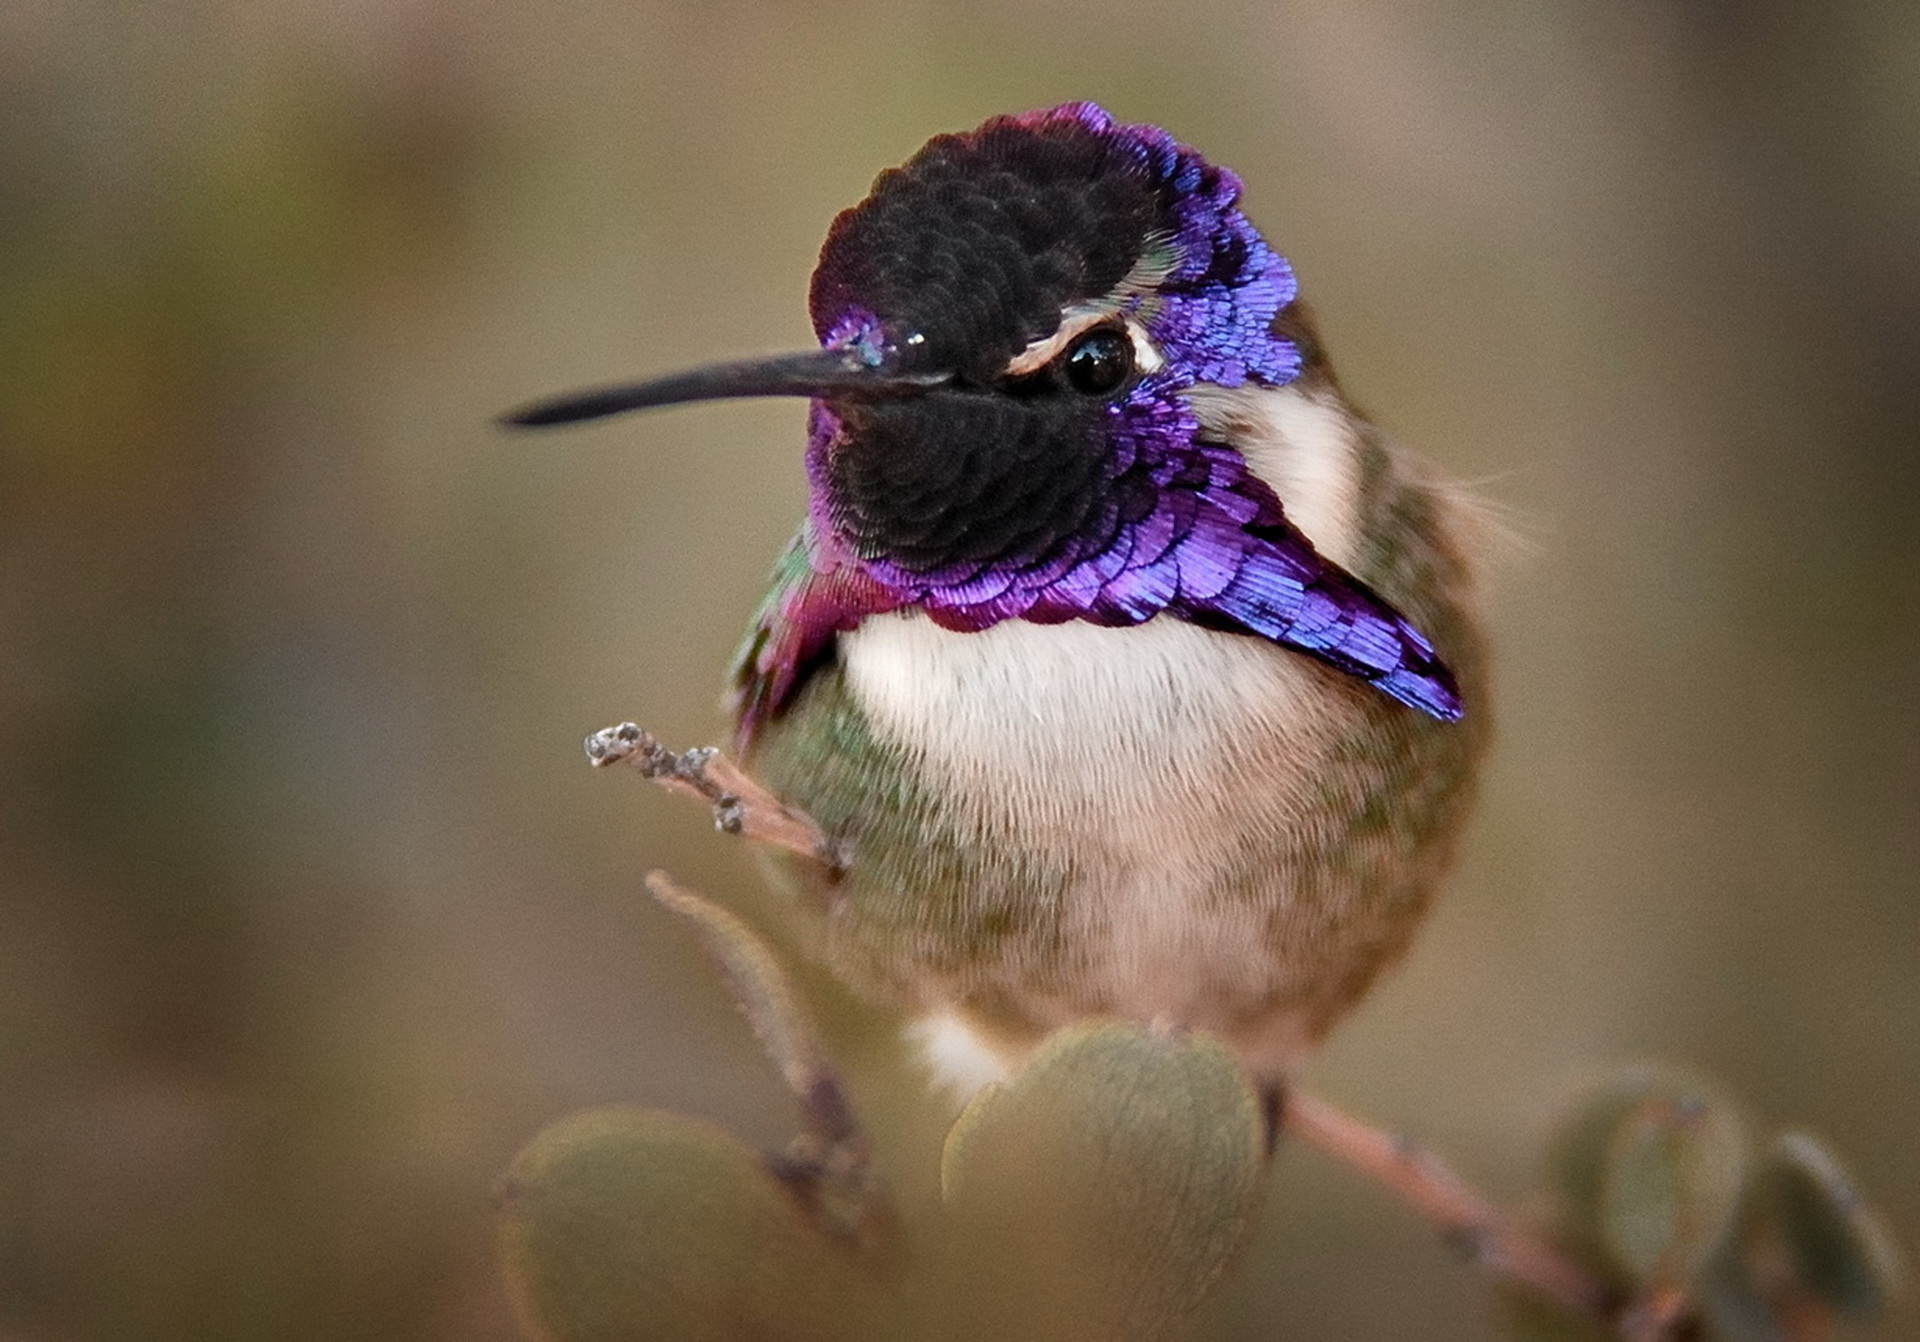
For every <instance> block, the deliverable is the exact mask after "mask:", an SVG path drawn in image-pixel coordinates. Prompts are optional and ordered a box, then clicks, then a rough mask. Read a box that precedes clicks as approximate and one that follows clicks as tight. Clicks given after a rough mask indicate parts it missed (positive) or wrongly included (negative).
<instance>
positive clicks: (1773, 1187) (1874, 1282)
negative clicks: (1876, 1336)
mask: <svg viewBox="0 0 1920 1342" xmlns="http://www.w3.org/2000/svg"><path fill="white" fill-rule="evenodd" d="M1752 1218H1753V1221H1754V1224H1753V1226H1752V1231H1753V1233H1756V1234H1760V1235H1770V1236H1772V1237H1774V1238H1777V1241H1778V1244H1779V1246H1780V1249H1781V1251H1782V1253H1783V1254H1784V1257H1785V1260H1786V1264H1785V1265H1786V1269H1787V1272H1788V1275H1789V1279H1790V1281H1791V1282H1792V1284H1793V1285H1794V1286H1796V1287H1797V1288H1798V1289H1800V1290H1801V1291H1804V1292H1805V1293H1806V1294H1807V1295H1809V1296H1811V1297H1812V1298H1813V1299H1815V1300H1817V1301H1819V1302H1820V1303H1821V1304H1823V1305H1826V1306H1827V1307H1828V1308H1830V1309H1832V1310H1833V1311H1834V1312H1836V1313H1838V1314H1843V1315H1849V1316H1852V1317H1856V1318H1858V1317H1866V1316H1869V1315H1873V1314H1877V1313H1879V1312H1880V1311H1881V1310H1882V1309H1884V1308H1886V1306H1887V1304H1888V1303H1889V1302H1890V1301H1891V1300H1892V1298H1893V1296H1894V1294H1895V1293H1896V1292H1897V1290H1898V1289H1899V1284H1900V1278H1901V1271H1900V1256H1899V1251H1898V1250H1897V1249H1896V1248H1895V1246H1894V1242H1893V1236H1892V1235H1891V1234H1890V1233H1889V1232H1888V1230H1887V1228H1886V1225H1885V1223H1884V1222H1882V1221H1881V1220H1880V1218H1879V1217H1878V1216H1877V1215H1876V1214H1875V1213H1874V1211H1873V1209H1872V1208H1871V1207H1869V1206H1868V1205H1867V1204H1866V1201H1865V1199H1863V1198H1862V1197H1861V1196H1860V1193H1859V1191H1858V1189H1856V1188H1855V1187H1854V1184H1853V1181H1852V1180H1851V1179H1850V1178H1848V1177H1847V1172H1846V1171H1845V1170H1844V1169H1843V1168H1842V1167H1841V1165H1840V1162H1839V1161H1838V1160H1836V1159H1835V1158H1834V1156H1833V1154H1832V1153H1831V1152H1830V1151H1828V1150H1827V1148H1826V1146H1825V1145H1823V1144H1822V1143H1821V1142H1820V1141H1819V1140H1818V1139H1817V1138H1815V1137H1812V1136H1809V1135H1808V1134H1806V1133H1804V1132H1787V1133H1782V1134H1781V1135H1780V1136H1779V1137H1778V1138H1777V1139H1775V1141H1774V1142H1773V1144H1772V1145H1771V1146H1770V1147H1768V1149H1767V1151H1766V1154H1765V1155H1764V1156H1763V1157H1762V1159H1761V1161H1760V1166H1759V1169H1758V1170H1757V1171H1756V1172H1755V1176H1754V1186H1753V1198H1752Z"/></svg>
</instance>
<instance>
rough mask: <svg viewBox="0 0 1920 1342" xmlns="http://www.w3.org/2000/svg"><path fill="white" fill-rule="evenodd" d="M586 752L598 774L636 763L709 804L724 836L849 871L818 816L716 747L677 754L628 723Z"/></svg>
mask: <svg viewBox="0 0 1920 1342" xmlns="http://www.w3.org/2000/svg"><path fill="white" fill-rule="evenodd" d="M586 748H587V758H588V759H589V760H591V761H592V762H593V766H594V768H596V769H601V768H605V767H606V766H607V765H609V764H632V765H633V766H634V768H636V769H638V770H639V771H640V772H641V774H642V775H643V776H644V777H647V778H651V779H652V780H653V781H654V782H656V783H658V784H660V786H662V787H664V788H666V789H667V791H669V792H677V793H679V794H680V795H682V796H686V797H697V798H699V799H701V800H703V801H705V802H707V803H709V804H710V805H712V807H713V827H714V828H715V829H717V830H719V831H721V832H722V833H724V834H737V835H740V836H741V837H742V838H747V839H752V840H753V841H754V842H756V843H764V844H767V845H768V846H769V847H773V848H779V849H783V850H785V851H786V852H789V853H794V854H796V855H798V856H800V857H804V858H806V859H808V860H809V861H812V862H818V863H819V864H820V865H821V866H823V867H825V868H826V869H827V871H828V872H829V874H831V875H835V876H837V875H839V874H840V873H842V872H844V871H845V870H846V866H847V861H846V858H847V855H846V853H845V852H844V851H843V849H842V845H841V844H839V843H838V842H836V841H835V840H834V839H833V838H832V837H831V836H829V835H828V834H827V832H826V831H825V830H823V829H821V828H820V826H819V825H818V824H816V823H815V822H814V819H813V817H811V816H809V815H807V814H806V813H805V812H804V811H796V810H794V809H793V808H792V807H790V806H787V805H786V804H784V803H783V802H782V801H781V800H780V799H779V798H778V797H776V796H774V795H773V794H772V793H771V792H769V791H767V790H766V789H765V788H763V787H761V786H760V785H759V784H758V783H756V782H754V781H753V779H751V778H749V777H748V776H747V774H746V772H745V771H744V770H742V769H741V768H740V766H739V765H737V764H735V763H734V762H733V761H732V760H730V759H728V758H727V757H726V756H725V755H723V754H721V753H720V752H719V751H718V750H716V749H714V748H713V747H712V746H697V747H695V748H694V749H692V750H686V751H681V752H678V753H675V752H674V751H671V750H668V749H667V748H666V747H665V746H663V745H661V744H660V742H659V741H658V740H656V739H655V738H654V735H653V733H652V732H649V731H647V730H645V729H644V728H642V727H637V726H635V725H634V724H633V723H631V722H623V723H621V724H620V725H619V726H618V727H602V728H601V729H600V730H599V731H597V732H594V733H593V734H592V735H591V736H589V737H587V740H586Z"/></svg>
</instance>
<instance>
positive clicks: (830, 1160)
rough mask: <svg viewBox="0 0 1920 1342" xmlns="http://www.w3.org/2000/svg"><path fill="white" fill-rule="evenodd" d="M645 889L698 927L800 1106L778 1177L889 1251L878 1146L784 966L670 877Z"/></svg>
mask: <svg viewBox="0 0 1920 1342" xmlns="http://www.w3.org/2000/svg"><path fill="white" fill-rule="evenodd" d="M647 889H648V890H649V891H650V892H652V894H653V897H654V898H655V899H656V900H658V901H659V902H660V904H661V905H662V907H664V908H666V909H667V910H669V911H670V912H673V913H676V914H678V915H680V917H682V918H684V919H686V920H687V922H688V924H689V925H690V926H691V927H692V928H693V932H694V935H695V936H696V937H697V938H699V941H700V945H701V947H702V949H704V950H705V951H706V952H707V954H708V955H709V956H710V957H711V958H712V959H713V962H714V964H715V965H716V966H717V967H718V968H719V970H720V975H721V977H722V978H723V979H724V980H725V981H726V984H727V988H728V990H729V991H730V992H731V993H732V994H733V1000H734V1002H735V1003H736V1004H737V1005H738V1006H739V1008H740V1010H741V1013H742V1014H744V1015H745V1016H746V1018H747V1023H748V1024H749V1025H751V1026H752V1027H753V1032H754V1034H755V1035H757V1036H759V1039H760V1044H761V1047H763V1048H764V1049H766V1051H767V1056H768V1058H769V1059H771V1060H772V1062H773V1064H774V1066H775V1067H777V1068H778V1069H779V1071H780V1078H781V1080H783V1081H785V1082H786V1083H787V1088H788V1089H789V1090H790V1091H792V1092H793V1097H794V1099H795V1100H796V1101H797V1102H798V1103H799V1106H800V1115H801V1118H802V1119H803V1120H804V1122H805V1124H806V1131H805V1132H804V1133H803V1134H802V1135H801V1136H799V1137H797V1138H795V1139H794V1142H793V1144H792V1146H790V1147H789V1148H788V1150H787V1151H786V1153H785V1154H784V1155H783V1156H782V1157H780V1158H779V1159H778V1160H777V1161H775V1162H774V1170H775V1172H776V1173H777V1174H779V1175H780V1176H781V1177H782V1178H784V1179H785V1180H787V1182H788V1183H789V1184H791V1185H793V1186H794V1187H795V1188H796V1189H797V1190H799V1191H803V1192H805V1193H807V1194H809V1195H810V1196H811V1197H812V1198H813V1199H814V1200H815V1201H816V1203H817V1205H818V1206H819V1208H820V1210H821V1211H822V1212H823V1213H824V1214H825V1215H826V1217H827V1218H828V1220H829V1222H830V1223H831V1224H833V1225H835V1226H836V1227H837V1228H839V1229H840V1230H842V1231H844V1232H846V1233H848V1234H850V1235H852V1236H854V1237H856V1238H858V1239H861V1240H863V1241H865V1242H866V1243H867V1244H868V1247H869V1248H876V1249H877V1248H880V1247H884V1241H885V1239H886V1238H887V1236H888V1234H889V1232H890V1230H891V1227H892V1224H893V1219H894V1217H893V1209H892V1203H891V1201H890V1199H889V1198H888V1195H887V1192H886V1188H885V1185H884V1184H883V1182H882V1181H881V1178H880V1175H879V1172H878V1171H877V1170H875V1169H874V1168H873V1161H872V1149H873V1148H872V1143H871V1142H870V1141H869V1140H868V1138H867V1135H866V1133H865V1132H864V1131H862V1129H861V1127H860V1123H859V1120H858V1119H856V1118H855V1116H854V1112H853V1103H852V1101H851V1100H850V1099H849V1098H848V1096H847V1091H846V1086H845V1084H844V1083H843V1082H842V1081H841V1080H840V1076H839V1074H838V1073H837V1072H835V1071H834V1069H833V1065H832V1063H831V1062H829V1061H828V1059H827V1053H826V1049H825V1048H824V1047H823V1046H822V1045H821V1043H820V1037H819V1031H818V1029H817V1028H816V1027H815V1025H814V1022H813V1017H812V1015H811V1013H809V1012H808V1010H807V1008H806V1003H805V1002H804V1001H802V1000H801V997H800V994H799V993H798V992H797V991H796V990H795V989H794V986H793V982H792V980H791V979H789V978H788V976H787V973H786V971H785V970H784V969H783V968H781V966H780V962H779V960H778V959H777V958H776V957H775V955H774V953H773V951H772V950H771V948H769V947H768V946H767V945H766V943H765V942H763V941H761V939H760V937H759V935H758V934H757V933H756V932H755V931H754V930H753V929H752V928H751V927H749V926H748V925H747V923H746V922H745V920H743V919H742V918H740V917H739V916H738V915H736V914H734V913H731V912H729V911H728V910H726V909H723V908H721V907H720V906H719V905H718V904H715V903H714V902H713V901H712V900H710V899H707V898H705V897H704V896H702V895H698V894H695V893H694V892H693V891H692V890H689V889H687V888H686V887H685V886H683V885H681V884H679V883H678V882H676V881H675V880H674V879H673V878H672V877H671V876H669V875H667V873H666V872H664V871H651V872H648V873H647Z"/></svg>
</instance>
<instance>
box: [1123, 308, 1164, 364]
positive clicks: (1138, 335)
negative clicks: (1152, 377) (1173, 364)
mask: <svg viewBox="0 0 1920 1342" xmlns="http://www.w3.org/2000/svg"><path fill="white" fill-rule="evenodd" d="M1127 338H1128V339H1129V340H1131V341H1133V363H1134V366H1135V367H1136V368H1138V369H1139V370H1140V371H1141V372H1143V373H1157V372H1159V371H1160V370H1161V369H1162V368H1165V367H1166V366H1167V359H1166V356H1165V355H1163V354H1162V353H1160V348H1159V346H1157V345H1155V344H1154V343H1153V341H1152V340H1151V339H1149V338H1148V336H1147V328H1146V327H1144V326H1142V325H1141V324H1140V323H1139V322H1137V321H1134V320H1132V319H1131V318H1129V319H1128V320H1127Z"/></svg>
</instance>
